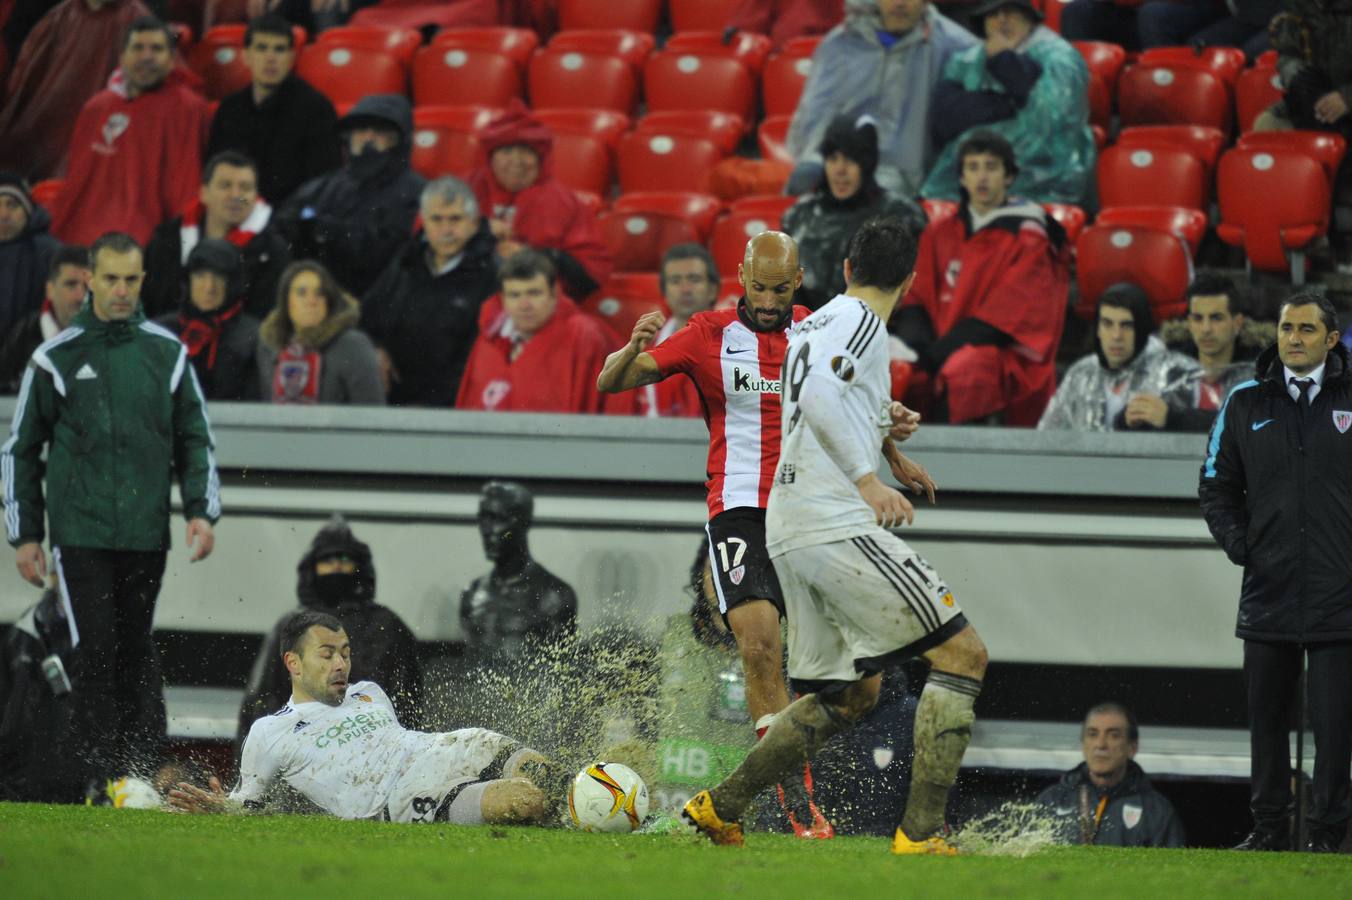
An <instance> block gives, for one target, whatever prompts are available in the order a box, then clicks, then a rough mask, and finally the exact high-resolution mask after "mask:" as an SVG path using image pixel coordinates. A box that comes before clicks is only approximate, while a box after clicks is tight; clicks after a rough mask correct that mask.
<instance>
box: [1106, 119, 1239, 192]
mask: <svg viewBox="0 0 1352 900" xmlns="http://www.w3.org/2000/svg"><path fill="white" fill-rule="evenodd" d="M1115 145H1116V146H1118V147H1145V148H1147V149H1149V148H1155V147H1176V148H1178V149H1180V150H1187V151H1188V152H1189V153H1191V154H1192V155H1193V156H1195V157H1197V160H1198V161H1199V162H1200V163H1201V164H1202V167H1203V168H1204V169H1205V170H1206V180H1207V184H1210V183H1211V175H1212V173H1213V172H1215V171H1216V161H1217V160H1218V159H1220V158H1221V148H1222V147H1224V146H1225V135H1223V134H1221V133H1220V131H1218V130H1217V129H1215V128H1211V127H1209V126H1206V125H1135V126H1132V127H1131V128H1123V129H1122V131H1121V132H1119V133H1118V135H1117V141H1116V142H1115Z"/></svg>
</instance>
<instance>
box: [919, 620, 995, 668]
mask: <svg viewBox="0 0 1352 900" xmlns="http://www.w3.org/2000/svg"><path fill="white" fill-rule="evenodd" d="M925 658H926V659H928V660H929V662H930V664H931V665H932V666H933V667H934V668H936V669H938V670H940V671H943V672H952V673H953V674H955V675H965V676H967V677H968V678H976V679H978V680H979V679H982V678H984V677H985V675H986V664H987V663H988V662H989V661H990V656H989V654H988V653H987V652H986V644H985V642H984V641H982V640H981V637H980V636H979V635H978V634H977V633H976V629H975V628H973V627H972V626H970V625H968V626H967V627H966V628H964V629H963V630H962V631H959V632H958V633H957V634H955V635H953V636H952V637H951V638H949V639H948V640H946V641H944V642H943V643H942V644H940V645H939V646H937V647H934V648H932V649H931V650H929V651H928V652H926V653H925Z"/></svg>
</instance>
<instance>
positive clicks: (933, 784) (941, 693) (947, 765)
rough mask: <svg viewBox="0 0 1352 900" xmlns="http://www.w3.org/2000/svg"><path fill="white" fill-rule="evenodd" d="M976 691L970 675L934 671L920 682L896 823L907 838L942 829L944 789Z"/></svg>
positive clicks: (957, 760)
mask: <svg viewBox="0 0 1352 900" xmlns="http://www.w3.org/2000/svg"><path fill="white" fill-rule="evenodd" d="M980 693H981V682H980V681H978V680H976V679H975V678H968V677H967V676H965V675H954V674H953V673H951V672H940V671H938V670H937V669H936V670H933V671H931V672H930V676H929V680H928V681H926V682H925V689H924V690H923V691H922V692H921V694H920V705H919V706H918V707H917V708H916V711H915V762H914V763H913V765H912V770H911V793H910V796H909V797H908V799H907V801H906V815H905V817H904V818H903V819H902V823H901V827H902V830H903V831H905V832H906V835H907V837H909V838H910V839H911V840H914V841H918V840H923V839H925V838H927V837H929V836H930V835H932V834H934V833H936V832H938V831H939V829H941V828H942V827H943V824H944V808H945V807H946V806H947V805H948V791H949V789H950V788H952V787H953V782H954V781H956V780H957V777H958V768H959V767H960V766H961V765H962V755H963V753H965V752H966V750H967V744H968V742H969V741H971V739H972V722H973V721H974V719H975V715H974V714H973V712H972V706H973V704H974V703H976V698H977V696H978V695H979V694H980Z"/></svg>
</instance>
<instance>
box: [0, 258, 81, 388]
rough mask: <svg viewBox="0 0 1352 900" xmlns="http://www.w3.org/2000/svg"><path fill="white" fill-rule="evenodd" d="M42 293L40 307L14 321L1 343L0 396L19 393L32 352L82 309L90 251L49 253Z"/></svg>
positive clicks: (62, 329) (59, 331)
mask: <svg viewBox="0 0 1352 900" xmlns="http://www.w3.org/2000/svg"><path fill="white" fill-rule="evenodd" d="M43 290H44V291H45V292H46V293H45V299H43V301H42V307H41V308H40V309H35V310H33V311H32V312H31V313H29V314H28V315H26V316H24V317H23V318H22V319H20V320H19V321H17V322H15V323H14V324H13V326H12V327H11V328H10V329H9V332H8V333H7V334H5V336H4V338H3V342H0V393H5V394H14V393H17V392H18V390H19V382H20V381H22V380H23V373H24V369H26V368H28V360H29V359H30V358H31V357H32V355H33V351H34V350H36V349H37V348H38V345H40V344H42V343H44V342H46V341H50V340H51V339H52V338H54V337H56V336H57V335H58V334H60V333H61V332H62V331H64V330H65V328H66V326H67V325H69V324H70V321H71V319H74V318H75V314H76V313H78V312H79V311H80V307H82V306H84V302H85V295H86V294H88V293H89V251H88V250H86V249H85V248H84V247H60V248H58V249H57V251H56V252H55V253H54V254H52V262H51V266H50V268H48V270H47V281H46V284H45V285H44V286H43Z"/></svg>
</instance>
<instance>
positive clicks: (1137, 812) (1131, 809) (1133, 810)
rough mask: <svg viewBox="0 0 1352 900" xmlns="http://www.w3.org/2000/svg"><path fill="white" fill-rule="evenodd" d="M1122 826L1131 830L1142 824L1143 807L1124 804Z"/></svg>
mask: <svg viewBox="0 0 1352 900" xmlns="http://www.w3.org/2000/svg"><path fill="white" fill-rule="evenodd" d="M1122 824H1123V825H1126V826H1127V828H1129V829H1130V828H1135V827H1136V826H1137V825H1140V824H1141V806H1140V804H1139V803H1123V804H1122Z"/></svg>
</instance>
